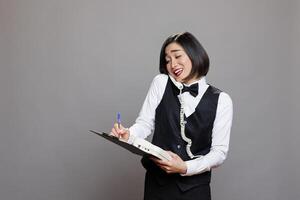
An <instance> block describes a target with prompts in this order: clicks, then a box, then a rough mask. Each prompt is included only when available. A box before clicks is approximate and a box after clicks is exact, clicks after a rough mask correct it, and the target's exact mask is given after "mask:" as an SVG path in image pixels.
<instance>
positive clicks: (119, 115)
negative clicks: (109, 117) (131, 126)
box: [117, 112, 121, 128]
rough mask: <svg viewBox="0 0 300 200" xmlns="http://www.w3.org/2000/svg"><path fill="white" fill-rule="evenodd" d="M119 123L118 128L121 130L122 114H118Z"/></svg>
mask: <svg viewBox="0 0 300 200" xmlns="http://www.w3.org/2000/svg"><path fill="white" fill-rule="evenodd" d="M117 123H118V128H120V127H121V113H120V112H118V114H117Z"/></svg>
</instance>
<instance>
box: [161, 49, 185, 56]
mask: <svg viewBox="0 0 300 200" xmlns="http://www.w3.org/2000/svg"><path fill="white" fill-rule="evenodd" d="M177 51H182V50H181V49H173V50H171V53H174V52H177ZM165 55H166V56H167V54H166V53H165Z"/></svg>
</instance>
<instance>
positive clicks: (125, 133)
mask: <svg viewBox="0 0 300 200" xmlns="http://www.w3.org/2000/svg"><path fill="white" fill-rule="evenodd" d="M111 134H112V135H113V136H115V137H117V138H119V139H122V140H125V141H126V142H127V141H128V139H129V135H130V132H129V129H128V128H124V127H123V126H122V125H121V124H120V127H119V124H118V123H115V124H114V127H113V128H112V129H111Z"/></svg>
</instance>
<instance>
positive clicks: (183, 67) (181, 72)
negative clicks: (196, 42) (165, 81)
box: [165, 42, 193, 84]
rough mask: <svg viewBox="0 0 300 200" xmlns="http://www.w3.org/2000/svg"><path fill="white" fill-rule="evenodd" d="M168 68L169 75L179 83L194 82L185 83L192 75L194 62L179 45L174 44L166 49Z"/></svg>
mask: <svg viewBox="0 0 300 200" xmlns="http://www.w3.org/2000/svg"><path fill="white" fill-rule="evenodd" d="M165 54H166V65H167V66H166V67H167V71H168V73H169V74H170V75H171V76H172V77H173V78H174V79H175V80H176V81H178V82H181V83H187V84H189V83H191V82H192V81H193V80H188V81H184V79H185V78H186V77H188V75H189V74H190V73H191V70H192V61H191V60H190V58H189V57H188V55H187V54H186V52H185V51H184V49H183V48H182V47H181V46H180V45H179V44H177V43H175V42H172V43H170V44H169V45H168V46H166V48H165Z"/></svg>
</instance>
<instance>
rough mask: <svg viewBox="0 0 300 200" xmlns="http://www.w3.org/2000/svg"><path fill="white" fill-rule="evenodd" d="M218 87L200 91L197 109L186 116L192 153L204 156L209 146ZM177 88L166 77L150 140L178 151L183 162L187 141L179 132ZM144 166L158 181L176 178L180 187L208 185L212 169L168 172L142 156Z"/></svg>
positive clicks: (185, 158) (183, 188)
mask: <svg viewBox="0 0 300 200" xmlns="http://www.w3.org/2000/svg"><path fill="white" fill-rule="evenodd" d="M220 92H221V91H220V90H218V89H217V88H215V87H213V86H209V87H208V88H207V90H206V92H205V93H204V94H203V97H202V99H201V100H200V102H199V104H198V105H197V107H196V110H195V112H194V113H193V114H191V115H190V116H189V117H187V118H186V117H185V121H186V122H187V123H186V125H185V135H186V136H187V137H188V138H190V139H191V140H192V147H191V151H192V153H193V154H194V155H205V154H207V153H208V152H209V151H210V148H211V139H212V138H211V135H212V129H213V124H214V120H215V116H216V110H217V105H218V99H219V94H220ZM177 95H178V89H177V88H176V86H175V85H174V84H173V83H172V81H171V80H170V78H169V79H168V82H167V85H166V89H165V92H164V95H163V97H162V100H161V102H160V104H159V105H158V107H157V108H156V112H155V129H154V135H153V139H152V143H153V144H155V145H157V146H159V147H161V148H162V149H164V150H169V151H172V152H174V153H176V154H178V155H179V156H180V157H181V158H182V159H183V160H184V161H186V160H189V159H190V158H189V156H188V155H187V153H186V148H185V147H186V142H185V141H184V140H183V139H182V138H181V134H180V102H179V99H178V97H177ZM142 163H143V165H144V167H145V168H146V169H147V170H148V171H149V172H153V174H154V175H155V176H156V179H157V181H158V183H159V184H167V183H168V182H169V181H172V180H175V181H176V183H177V184H178V186H179V187H180V188H181V189H182V190H183V191H185V190H188V189H190V188H192V187H194V186H197V185H199V184H208V183H210V179H211V172H204V173H202V174H199V175H193V176H180V175H179V174H171V175H170V174H167V173H165V172H164V171H163V170H161V169H160V168H159V167H157V166H156V165H155V164H154V163H153V162H152V161H151V160H149V159H148V158H146V157H144V158H143V159H142Z"/></svg>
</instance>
